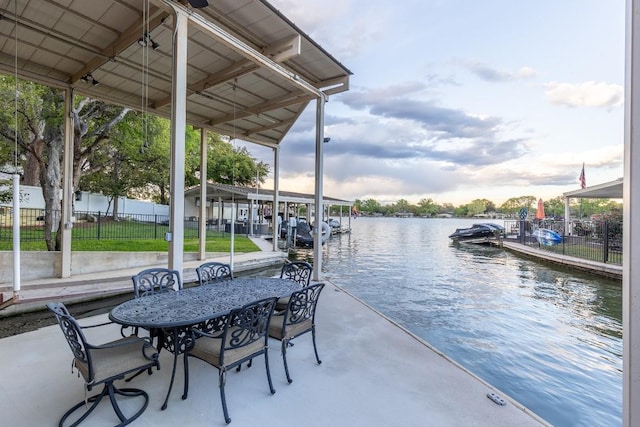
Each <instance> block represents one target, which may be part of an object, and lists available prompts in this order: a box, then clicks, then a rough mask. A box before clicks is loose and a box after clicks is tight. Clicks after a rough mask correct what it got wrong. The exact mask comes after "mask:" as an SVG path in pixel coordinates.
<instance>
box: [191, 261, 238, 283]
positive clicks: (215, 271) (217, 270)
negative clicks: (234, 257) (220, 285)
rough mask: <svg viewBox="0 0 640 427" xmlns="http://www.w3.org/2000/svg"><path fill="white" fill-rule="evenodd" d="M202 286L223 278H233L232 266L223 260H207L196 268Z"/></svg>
mask: <svg viewBox="0 0 640 427" xmlns="http://www.w3.org/2000/svg"><path fill="white" fill-rule="evenodd" d="M196 273H197V274H198V283H199V284H200V286H202V285H209V284H211V283H215V282H221V281H223V280H233V274H232V273H231V266H230V265H229V264H225V263H222V262H205V263H204V264H202V265H200V266H199V267H198V268H196Z"/></svg>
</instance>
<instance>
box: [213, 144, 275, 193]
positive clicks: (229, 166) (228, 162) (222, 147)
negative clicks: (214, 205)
mask: <svg viewBox="0 0 640 427" xmlns="http://www.w3.org/2000/svg"><path fill="white" fill-rule="evenodd" d="M208 143H209V151H208V152H209V153H210V155H209V157H208V163H207V179H209V180H212V181H214V182H218V183H221V184H230V185H245V186H256V185H257V184H258V182H260V183H264V178H265V177H266V176H267V175H268V174H269V172H270V171H269V166H268V165H267V164H266V163H263V162H257V161H256V159H254V158H253V157H252V156H251V154H250V153H249V150H247V149H246V147H240V148H236V147H234V146H233V145H232V144H231V143H228V142H225V141H223V140H222V138H220V136H219V135H217V134H213V135H210V136H209V142H208Z"/></svg>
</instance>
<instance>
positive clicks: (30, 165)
mask: <svg viewBox="0 0 640 427" xmlns="http://www.w3.org/2000/svg"><path fill="white" fill-rule="evenodd" d="M44 146H45V144H44V141H43V140H42V139H38V140H36V141H35V142H34V143H33V144H32V145H31V147H32V148H31V150H30V151H27V153H26V154H27V159H26V161H25V165H24V173H23V175H22V184H23V185H32V186H39V185H40V167H41V165H40V162H39V160H38V159H42V152H43V151H44ZM32 151H33V152H32Z"/></svg>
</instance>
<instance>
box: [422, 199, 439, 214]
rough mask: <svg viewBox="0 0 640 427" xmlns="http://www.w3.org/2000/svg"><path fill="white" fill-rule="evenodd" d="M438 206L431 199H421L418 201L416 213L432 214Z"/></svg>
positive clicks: (437, 209)
mask: <svg viewBox="0 0 640 427" xmlns="http://www.w3.org/2000/svg"><path fill="white" fill-rule="evenodd" d="M439 208H440V207H439V206H438V205H437V204H436V203H435V202H434V201H433V200H431V199H422V200H420V201H419V202H418V207H417V209H416V213H417V214H418V215H420V216H433V215H436V214H437V213H438V211H439Z"/></svg>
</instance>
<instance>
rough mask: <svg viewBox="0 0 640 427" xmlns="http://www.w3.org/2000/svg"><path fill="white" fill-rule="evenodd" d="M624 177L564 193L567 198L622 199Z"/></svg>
mask: <svg viewBox="0 0 640 427" xmlns="http://www.w3.org/2000/svg"><path fill="white" fill-rule="evenodd" d="M623 181H624V180H623V178H618V179H616V180H615V181H610V182H605V183H603V184H598V185H593V186H591V187H586V188H582V189H580V190H573V191H569V192H567V193H564V197H565V198H577V199H622V188H623V187H622V183H623Z"/></svg>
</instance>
